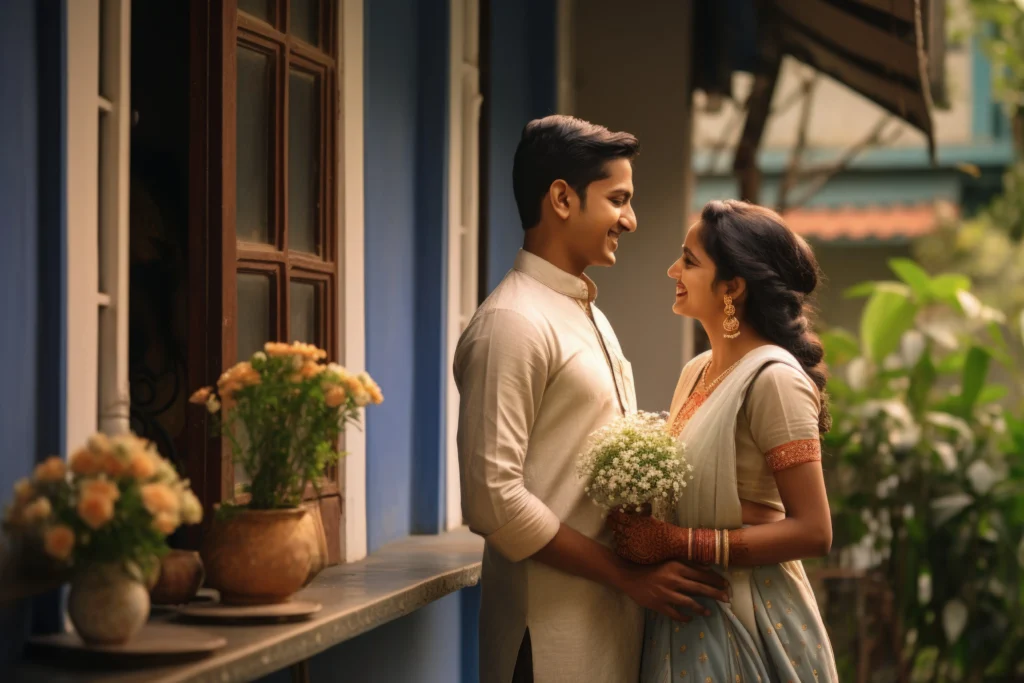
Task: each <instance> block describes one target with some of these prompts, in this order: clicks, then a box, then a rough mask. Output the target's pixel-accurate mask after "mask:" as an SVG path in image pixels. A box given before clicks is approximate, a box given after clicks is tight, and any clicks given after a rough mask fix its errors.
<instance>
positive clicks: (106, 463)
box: [100, 450, 128, 479]
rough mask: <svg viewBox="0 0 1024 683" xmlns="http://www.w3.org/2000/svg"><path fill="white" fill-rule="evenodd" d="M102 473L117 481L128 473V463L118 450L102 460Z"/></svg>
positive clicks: (104, 456) (107, 454)
mask: <svg viewBox="0 0 1024 683" xmlns="http://www.w3.org/2000/svg"><path fill="white" fill-rule="evenodd" d="M100 471H102V472H103V473H104V474H106V475H107V476H108V477H114V478H115V479H116V478H117V477H120V476H122V475H123V474H124V473H125V472H127V471H128V462H127V461H126V459H125V457H124V455H122V454H121V453H120V452H119V451H118V450H112V451H110V452H109V453H106V454H104V455H103V457H102V458H101V459H100Z"/></svg>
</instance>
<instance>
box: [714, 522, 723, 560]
mask: <svg viewBox="0 0 1024 683" xmlns="http://www.w3.org/2000/svg"><path fill="white" fill-rule="evenodd" d="M721 562H722V532H721V531H719V530H718V529H715V564H721Z"/></svg>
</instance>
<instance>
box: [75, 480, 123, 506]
mask: <svg viewBox="0 0 1024 683" xmlns="http://www.w3.org/2000/svg"><path fill="white" fill-rule="evenodd" d="M81 489H82V495H83V496H89V495H93V496H100V497H101V498H108V499H110V501H111V502H113V501H116V500H117V499H118V498H120V497H121V490H120V489H119V488H117V484H115V483H114V482H112V481H110V480H109V479H106V478H105V477H96V478H95V479H89V480H87V481H84V482H82V485H81Z"/></svg>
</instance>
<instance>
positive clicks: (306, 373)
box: [299, 360, 326, 379]
mask: <svg viewBox="0 0 1024 683" xmlns="http://www.w3.org/2000/svg"><path fill="white" fill-rule="evenodd" d="M325 369H326V368H325V367H324V366H323V365H320V364H319V363H316V362H314V361H311V360H307V361H306V362H305V363H303V364H302V369H301V370H299V374H300V375H302V378H303V379H311V378H313V377H316V376H317V375H319V374H320V373H322V372H323V371H324V370H325Z"/></svg>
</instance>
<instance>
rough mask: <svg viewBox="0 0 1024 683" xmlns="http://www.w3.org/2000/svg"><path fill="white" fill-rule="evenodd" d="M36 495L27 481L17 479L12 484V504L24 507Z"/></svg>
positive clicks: (30, 483) (33, 488)
mask: <svg viewBox="0 0 1024 683" xmlns="http://www.w3.org/2000/svg"><path fill="white" fill-rule="evenodd" d="M35 495H36V489H35V487H33V486H32V482H30V481H29V480H28V479H25V478H22V479H19V480H18V481H17V482H15V484H14V504H15V505H25V504H26V503H28V502H29V501H30V500H32V499H33V498H34V497H35Z"/></svg>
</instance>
